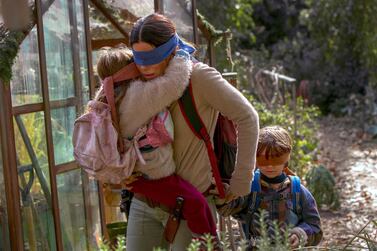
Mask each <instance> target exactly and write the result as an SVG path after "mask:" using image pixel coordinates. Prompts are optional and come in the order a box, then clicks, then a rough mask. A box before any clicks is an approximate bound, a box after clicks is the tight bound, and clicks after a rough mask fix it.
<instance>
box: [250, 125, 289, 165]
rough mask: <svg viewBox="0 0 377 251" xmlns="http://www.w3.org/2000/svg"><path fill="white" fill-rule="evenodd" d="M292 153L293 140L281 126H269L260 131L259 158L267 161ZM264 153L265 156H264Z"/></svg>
mask: <svg viewBox="0 0 377 251" xmlns="http://www.w3.org/2000/svg"><path fill="white" fill-rule="evenodd" d="M291 151H292V140H291V137H290V136H289V133H288V132H287V131H286V130H285V129H284V128H282V127H280V126H267V127H264V128H262V129H261V130H260V132H259V139H258V148H257V157H264V158H265V159H266V160H268V159H272V158H279V157H281V156H283V155H285V154H290V153H291ZM263 153H264V156H262V154H263Z"/></svg>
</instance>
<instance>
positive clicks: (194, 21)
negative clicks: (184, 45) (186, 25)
mask: <svg viewBox="0 0 377 251" xmlns="http://www.w3.org/2000/svg"><path fill="white" fill-rule="evenodd" d="M191 11H192V26H193V29H192V30H193V32H194V43H195V44H198V43H199V34H198V17H197V15H196V0H191Z"/></svg>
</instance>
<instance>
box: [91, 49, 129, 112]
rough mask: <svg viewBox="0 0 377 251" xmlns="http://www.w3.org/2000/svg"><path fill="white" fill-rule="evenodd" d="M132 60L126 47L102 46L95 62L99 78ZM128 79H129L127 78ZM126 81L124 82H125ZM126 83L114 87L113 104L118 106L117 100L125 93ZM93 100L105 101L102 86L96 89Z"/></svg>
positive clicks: (110, 73)
mask: <svg viewBox="0 0 377 251" xmlns="http://www.w3.org/2000/svg"><path fill="white" fill-rule="evenodd" d="M132 62H133V55H132V51H131V50H130V49H128V48H127V47H116V48H111V47H103V48H101V50H100V54H99V59H98V62H97V74H98V76H99V77H100V79H101V80H104V79H105V78H106V77H109V76H112V75H114V74H115V73H117V72H118V71H120V70H121V69H122V68H123V67H125V66H126V65H128V64H130V63H132ZM127 81H129V80H127ZM127 81H126V82H127ZM127 86H128V84H126V83H124V84H121V85H119V86H118V87H117V88H116V92H115V93H116V97H115V104H116V106H117V107H118V105H119V101H120V100H121V99H122V98H123V96H124V95H125V94H126V90H127ZM94 100H97V101H101V102H105V101H106V98H105V93H104V91H103V89H102V86H101V87H100V88H99V89H98V91H97V93H96V95H95V97H94Z"/></svg>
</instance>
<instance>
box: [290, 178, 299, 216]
mask: <svg viewBox="0 0 377 251" xmlns="http://www.w3.org/2000/svg"><path fill="white" fill-rule="evenodd" d="M289 178H290V180H291V193H292V204H293V211H294V212H295V213H296V214H300V213H301V210H302V206H301V199H300V193H301V181H300V178H299V177H298V176H293V175H290V176H289Z"/></svg>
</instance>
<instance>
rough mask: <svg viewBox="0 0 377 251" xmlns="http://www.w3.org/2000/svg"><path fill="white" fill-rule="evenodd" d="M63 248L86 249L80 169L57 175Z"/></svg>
mask: <svg viewBox="0 0 377 251" xmlns="http://www.w3.org/2000/svg"><path fill="white" fill-rule="evenodd" d="M57 186H58V197H59V210H60V221H61V230H62V238H63V246H64V250H88V245H87V234H86V224H85V208H84V205H85V204H84V196H83V189H82V181H81V169H76V170H73V171H70V172H66V173H62V174H59V175H58V176H57Z"/></svg>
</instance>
